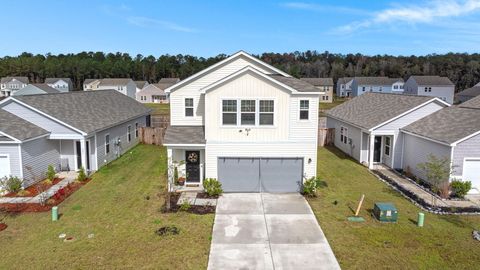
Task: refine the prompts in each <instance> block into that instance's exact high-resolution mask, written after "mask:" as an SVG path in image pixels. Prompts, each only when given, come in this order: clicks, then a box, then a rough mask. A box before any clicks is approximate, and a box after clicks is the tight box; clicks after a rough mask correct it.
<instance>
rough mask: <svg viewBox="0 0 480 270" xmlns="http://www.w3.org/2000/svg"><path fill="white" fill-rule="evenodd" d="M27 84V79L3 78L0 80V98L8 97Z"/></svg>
mask: <svg viewBox="0 0 480 270" xmlns="http://www.w3.org/2000/svg"><path fill="white" fill-rule="evenodd" d="M28 83H29V81H28V78H27V77H3V78H2V79H1V80H0V96H2V97H8V96H11V95H12V94H13V93H14V92H16V91H18V90H20V89H22V88H24V87H25V86H27V84H28Z"/></svg>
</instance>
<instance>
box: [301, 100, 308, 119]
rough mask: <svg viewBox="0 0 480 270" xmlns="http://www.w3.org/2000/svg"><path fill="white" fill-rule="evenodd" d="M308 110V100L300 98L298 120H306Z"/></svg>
mask: <svg viewBox="0 0 480 270" xmlns="http://www.w3.org/2000/svg"><path fill="white" fill-rule="evenodd" d="M309 110H310V102H309V101H308V100H300V120H308V115H309Z"/></svg>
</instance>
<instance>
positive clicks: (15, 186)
mask: <svg viewBox="0 0 480 270" xmlns="http://www.w3.org/2000/svg"><path fill="white" fill-rule="evenodd" d="M22 184H23V180H22V179H20V178H18V177H16V176H10V177H4V178H3V179H2V181H1V184H0V185H1V186H3V188H4V189H5V190H7V191H8V192H14V193H17V192H19V191H20V190H21V189H22Z"/></svg>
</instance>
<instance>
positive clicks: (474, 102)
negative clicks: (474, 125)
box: [458, 96, 480, 122]
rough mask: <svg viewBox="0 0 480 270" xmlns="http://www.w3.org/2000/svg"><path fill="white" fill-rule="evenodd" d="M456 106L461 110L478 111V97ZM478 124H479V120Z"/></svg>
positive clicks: (479, 106)
mask: <svg viewBox="0 0 480 270" xmlns="http://www.w3.org/2000/svg"><path fill="white" fill-rule="evenodd" d="M458 106H459V107H462V108H470V109H480V96H479V97H475V98H472V99H470V100H467V101H465V102H464V103H462V104H460V105H458ZM479 122H480V119H479Z"/></svg>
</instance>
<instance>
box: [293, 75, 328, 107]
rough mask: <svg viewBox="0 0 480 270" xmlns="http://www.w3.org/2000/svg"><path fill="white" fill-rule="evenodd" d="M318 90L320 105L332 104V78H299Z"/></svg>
mask: <svg viewBox="0 0 480 270" xmlns="http://www.w3.org/2000/svg"><path fill="white" fill-rule="evenodd" d="M300 80H302V81H304V82H308V83H309V84H311V85H313V86H315V87H316V88H318V89H319V90H320V103H332V102H333V79H332V78H301V79H300Z"/></svg>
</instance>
